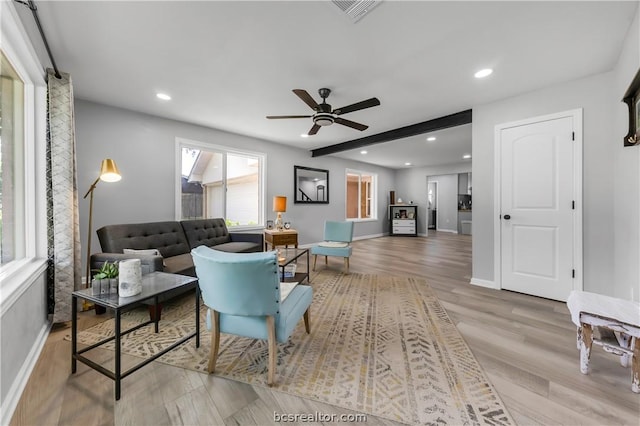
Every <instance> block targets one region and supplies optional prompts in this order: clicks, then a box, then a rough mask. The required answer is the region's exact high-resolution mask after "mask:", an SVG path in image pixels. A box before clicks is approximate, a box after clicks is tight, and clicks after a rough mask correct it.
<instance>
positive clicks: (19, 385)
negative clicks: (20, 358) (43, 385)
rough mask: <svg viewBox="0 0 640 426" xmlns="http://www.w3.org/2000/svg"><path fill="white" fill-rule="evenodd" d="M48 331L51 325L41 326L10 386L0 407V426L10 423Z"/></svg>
mask: <svg viewBox="0 0 640 426" xmlns="http://www.w3.org/2000/svg"><path fill="white" fill-rule="evenodd" d="M50 330H51V323H47V324H45V325H43V326H42V329H41V330H40V333H38V337H37V338H36V341H35V342H34V343H33V346H32V347H31V350H30V351H29V355H28V356H27V359H25V361H24V363H23V364H22V367H20V371H19V372H18V375H17V376H16V378H15V380H14V381H13V383H12V384H11V388H9V392H8V393H7V397H6V398H5V400H4V401H2V406H1V407H0V413H2V415H1V417H0V425H8V424H9V423H10V422H11V418H12V417H13V412H14V411H15V409H16V407H17V406H18V402H19V401H20V397H21V396H22V392H23V391H24V388H25V387H26V386H27V382H28V381H29V376H31V373H32V372H33V369H34V367H35V366H36V363H37V362H38V358H39V357H40V353H41V352H42V348H44V344H45V342H46V341H47V337H48V336H49V331H50Z"/></svg>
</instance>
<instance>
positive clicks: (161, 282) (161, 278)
mask: <svg viewBox="0 0 640 426" xmlns="http://www.w3.org/2000/svg"><path fill="white" fill-rule="evenodd" d="M197 283H198V279H197V278H195V277H189V276H186V275H178V274H168V273H165V272H152V273H150V274H146V275H143V276H142V293H140V294H137V295H135V296H131V297H119V296H118V295H117V294H96V295H94V294H92V291H91V289H90V288H87V289H84V290H77V291H74V292H73V293H71V373H72V374H74V373H75V372H76V364H77V361H80V362H82V363H84V364H86V365H88V366H89V367H91V368H93V369H94V370H96V371H98V372H100V373H102V374H104V375H105V376H107V377H109V378H110V379H112V380H114V381H115V396H116V400H119V399H120V382H121V380H122V379H124V378H125V377H127V376H128V375H129V374H131V373H133V372H135V371H137V370H138V369H140V368H142V367H144V366H145V365H147V364H149V363H150V362H151V361H153V360H155V359H157V358H159V357H161V356H162V355H164V354H166V353H167V352H169V351H170V350H172V349H174V348H175V347H177V346H179V345H181V344H183V343H184V342H186V341H187V340H189V339H191V338H192V337H195V338H196V347H200V287H199V286H198V284H197ZM194 285H195V293H196V295H195V324H194V328H195V331H194V332H193V333H190V334H188V335H186V336H184V337H183V338H181V339H179V340H178V341H177V342H175V343H173V344H172V345H171V346H169V347H167V348H165V349H163V350H162V351H160V352H158V353H157V354H155V355H153V356H151V357H150V358H147V359H145V360H144V361H142V362H140V363H138V364H137V365H135V366H133V367H131V368H130V369H129V370H127V371H125V372H122V368H121V350H122V346H121V338H122V336H124V335H126V334H129V333H131V332H132V331H134V330H137V329H139V328H142V327H144V326H146V325H149V324H151V323H154V325H155V332H156V333H158V331H159V321H160V320H159V315H156V316H155V321H154V320H150V321H146V322H143V323H142V324H138V325H136V326H134V327H132V328H130V329H128V330H125V331H122V330H121V328H120V317H121V315H122V313H123V312H126V311H128V310H131V309H133V308H135V307H137V306H139V305H140V304H141V302H143V301H145V300H149V299H154V303H155V304H156V305H157V304H158V303H159V297H160V296H162V295H163V294H165V293H167V292H170V291H172V290H174V289H177V288H181V287H187V286H194ZM78 299H83V300H87V301H90V302H93V303H94V304H96V305H99V306H104V307H105V308H111V309H113V310H114V313H115V325H114V327H115V330H114V335H113V336H112V337H109V338H107V339H104V340H101V341H99V342H97V343H94V344H93V345H91V346H87V347H86V348H83V349H80V350H78ZM112 340H115V348H114V349H115V368H114V371H111V370H108V369H107V368H105V367H103V366H102V365H100V364H98V363H96V362H94V361H92V360H90V359H88V358H86V357H84V356H83V355H82V354H83V353H85V352H87V351H90V350H91V349H95V348H97V347H98V346H101V345H103V344H105V343H107V342H110V341H112Z"/></svg>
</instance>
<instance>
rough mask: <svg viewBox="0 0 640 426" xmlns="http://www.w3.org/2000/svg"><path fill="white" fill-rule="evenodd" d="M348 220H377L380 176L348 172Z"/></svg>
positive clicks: (353, 171)
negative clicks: (377, 196) (377, 195)
mask: <svg viewBox="0 0 640 426" xmlns="http://www.w3.org/2000/svg"><path fill="white" fill-rule="evenodd" d="M346 175H347V181H346V183H347V191H346V193H347V203H346V205H347V211H346V217H347V219H352V220H366V219H377V211H378V208H377V200H376V194H377V184H378V175H376V174H374V173H368V172H361V171H356V170H347V173H346Z"/></svg>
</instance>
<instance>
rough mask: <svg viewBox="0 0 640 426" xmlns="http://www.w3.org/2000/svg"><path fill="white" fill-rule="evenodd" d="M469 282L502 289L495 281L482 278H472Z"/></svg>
mask: <svg viewBox="0 0 640 426" xmlns="http://www.w3.org/2000/svg"><path fill="white" fill-rule="evenodd" d="M469 284H471V285H477V286H479V287H486V288H491V289H494V290H500V286H499V285H497V284H496V282H495V281H489V280H482V279H480V278H471V281H469Z"/></svg>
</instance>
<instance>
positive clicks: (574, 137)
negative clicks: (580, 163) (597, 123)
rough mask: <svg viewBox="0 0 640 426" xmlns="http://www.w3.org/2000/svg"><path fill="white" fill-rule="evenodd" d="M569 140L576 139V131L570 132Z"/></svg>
mask: <svg viewBox="0 0 640 426" xmlns="http://www.w3.org/2000/svg"><path fill="white" fill-rule="evenodd" d="M571 140H572V141H575V140H576V132H571Z"/></svg>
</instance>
